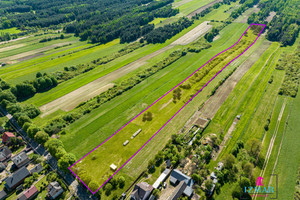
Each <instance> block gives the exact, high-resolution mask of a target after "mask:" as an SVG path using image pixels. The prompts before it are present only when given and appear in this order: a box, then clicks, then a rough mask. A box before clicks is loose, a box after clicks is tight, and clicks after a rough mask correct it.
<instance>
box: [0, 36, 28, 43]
mask: <svg viewBox="0 0 300 200" xmlns="http://www.w3.org/2000/svg"><path fill="white" fill-rule="evenodd" d="M31 36H33V35H28V36H25V37H20V38H17V39H13V40H9V41H3V42H0V45H1V44H6V43H9V42H15V41H19V40H24V39H26V38H29V37H31Z"/></svg>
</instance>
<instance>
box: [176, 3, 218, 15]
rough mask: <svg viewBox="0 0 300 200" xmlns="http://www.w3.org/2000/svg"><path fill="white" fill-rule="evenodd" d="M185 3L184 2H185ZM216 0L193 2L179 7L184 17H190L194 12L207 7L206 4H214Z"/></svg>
mask: <svg viewBox="0 0 300 200" xmlns="http://www.w3.org/2000/svg"><path fill="white" fill-rule="evenodd" d="M183 1H184V0H183ZM213 1H214V0H193V1H187V3H185V4H183V5H181V6H179V7H178V8H179V12H180V13H181V14H183V15H188V14H190V13H191V12H193V11H194V10H196V9H198V8H200V7H202V6H205V5H206V4H208V3H210V2H213Z"/></svg>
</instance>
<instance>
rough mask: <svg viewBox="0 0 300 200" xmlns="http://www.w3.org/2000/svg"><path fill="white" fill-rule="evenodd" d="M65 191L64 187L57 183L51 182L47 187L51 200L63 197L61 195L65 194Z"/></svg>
mask: <svg viewBox="0 0 300 200" xmlns="http://www.w3.org/2000/svg"><path fill="white" fill-rule="evenodd" d="M63 191H64V190H63V189H62V187H61V186H60V185H59V183H58V182H57V181H55V182H51V183H49V185H48V186H47V192H48V194H47V196H48V197H49V198H50V199H56V198H57V197H58V196H59V195H61V193H63Z"/></svg>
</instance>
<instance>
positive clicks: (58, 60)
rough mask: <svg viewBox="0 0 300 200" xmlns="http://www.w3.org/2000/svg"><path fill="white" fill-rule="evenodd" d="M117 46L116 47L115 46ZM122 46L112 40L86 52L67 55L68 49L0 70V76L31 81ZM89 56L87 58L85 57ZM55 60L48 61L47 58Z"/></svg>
mask: <svg viewBox="0 0 300 200" xmlns="http://www.w3.org/2000/svg"><path fill="white" fill-rule="evenodd" d="M115 45H117V46H115ZM122 46H124V45H121V44H119V41H118V40H114V41H112V42H109V43H107V44H104V45H99V46H95V47H92V48H89V49H86V50H81V51H79V52H76V53H72V54H70V55H68V53H69V52H72V51H74V49H71V50H70V49H68V50H65V51H63V52H59V53H56V54H50V55H48V56H44V57H41V58H39V59H34V60H29V61H25V62H22V63H20V64H15V65H10V66H7V67H4V68H1V69H0V75H1V77H2V78H3V79H5V80H6V81H8V82H11V83H18V82H21V81H25V80H31V79H33V78H34V77H35V74H36V73H37V72H48V73H49V72H53V71H56V70H62V69H63V68H64V67H69V66H72V65H76V64H80V63H87V62H90V61H92V60H93V59H96V58H99V57H102V56H105V55H109V54H110V53H111V52H114V51H116V50H118V49H121V47H122ZM76 48H77V47H75V49H76ZM86 55H89V56H86ZM53 57H54V58H55V59H49V58H53Z"/></svg>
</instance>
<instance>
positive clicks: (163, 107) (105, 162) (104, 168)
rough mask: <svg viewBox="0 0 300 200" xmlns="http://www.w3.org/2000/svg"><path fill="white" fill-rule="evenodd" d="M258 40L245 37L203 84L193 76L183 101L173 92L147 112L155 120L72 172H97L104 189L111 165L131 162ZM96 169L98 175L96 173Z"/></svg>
mask: <svg viewBox="0 0 300 200" xmlns="http://www.w3.org/2000/svg"><path fill="white" fill-rule="evenodd" d="M255 38H256V36H255V35H253V34H252V33H251V31H248V37H243V38H242V40H241V41H240V42H239V43H238V44H237V45H236V46H235V47H233V48H232V49H229V50H228V51H226V52H224V53H222V54H221V55H219V56H218V57H217V58H215V59H214V60H212V61H211V62H210V63H209V64H208V65H206V66H205V67H204V68H203V69H201V70H200V71H199V73H200V74H201V73H202V72H201V71H204V70H205V71H207V70H208V71H209V73H208V75H207V76H205V77H204V78H203V79H202V80H201V81H200V82H199V83H197V81H196V82H195V77H197V76H193V77H191V78H189V79H188V80H186V81H185V84H188V83H189V84H191V88H190V89H182V93H181V99H180V101H179V100H177V102H176V103H174V102H172V99H174V97H173V93H172V92H171V93H169V94H167V95H165V96H164V97H163V98H162V99H160V100H159V101H158V102H156V103H155V104H154V105H153V106H152V107H150V108H149V109H148V110H147V112H151V113H152V115H153V120H152V119H151V120H148V121H147V120H146V121H144V120H143V115H140V116H138V117H137V118H135V119H134V120H133V121H132V122H130V123H129V124H127V126H125V127H124V128H123V129H122V130H120V131H119V132H118V133H117V135H116V136H114V137H112V138H111V139H109V140H108V141H107V142H106V143H104V144H102V146H101V147H100V148H98V149H97V150H95V151H94V152H92V153H91V154H89V155H88V156H87V157H85V158H84V159H83V160H81V161H80V163H78V164H76V165H75V166H74V167H73V168H72V169H77V168H78V167H79V168H80V169H84V170H86V171H88V172H91V171H93V179H94V180H97V181H98V180H99V182H100V185H101V184H102V183H103V182H104V181H105V180H106V179H107V178H109V176H110V175H111V172H110V169H109V165H110V164H112V163H114V164H115V165H117V166H118V167H120V166H121V165H122V164H123V163H124V162H125V161H126V160H127V159H129V158H130V156H131V155H133V154H134V153H135V152H136V151H137V150H138V149H139V148H140V147H141V146H142V145H143V144H145V143H146V142H147V141H148V140H149V138H150V137H152V135H153V134H154V133H155V132H157V131H159V130H160V127H162V126H163V125H164V124H165V123H166V122H167V121H168V120H169V119H170V117H171V116H173V115H174V114H175V113H176V112H177V111H178V110H181V109H180V108H181V107H182V106H183V105H184V104H185V103H186V102H188V99H190V98H191V96H193V95H194V94H195V93H196V91H199V89H200V88H201V87H202V86H204V84H205V83H206V82H208V81H209V80H210V79H211V78H212V77H213V76H214V75H215V74H216V73H217V72H218V71H219V70H220V69H222V68H223V67H224V66H225V65H226V64H227V63H228V62H230V61H231V60H232V59H233V58H235V57H236V56H238V55H239V54H240V53H242V52H243V50H244V49H246V47H248V46H249V45H250V44H251V43H252V42H254V39H255ZM212 63H215V66H214V65H212ZM209 66H212V67H213V68H211V69H208V67H209ZM174 78H175V77H174ZM177 81H178V82H180V78H178V79H177ZM145 107H146V106H145ZM128 115H129V116H130V118H132V117H133V116H132V114H131V113H128ZM138 129H142V131H141V133H139V135H138V136H136V137H135V138H134V139H130V137H131V135H132V134H133V133H134V132H135V131H137V130H138ZM160 136H161V134H159V136H158V137H160ZM164 137H165V135H164ZM126 140H128V141H129V140H130V143H129V144H128V145H126V146H125V147H122V143H123V142H125V141H126ZM117 146H120V148H116V147H117ZM108 155H109V156H108ZM96 168H97V171H96V170H95V169H96Z"/></svg>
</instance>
